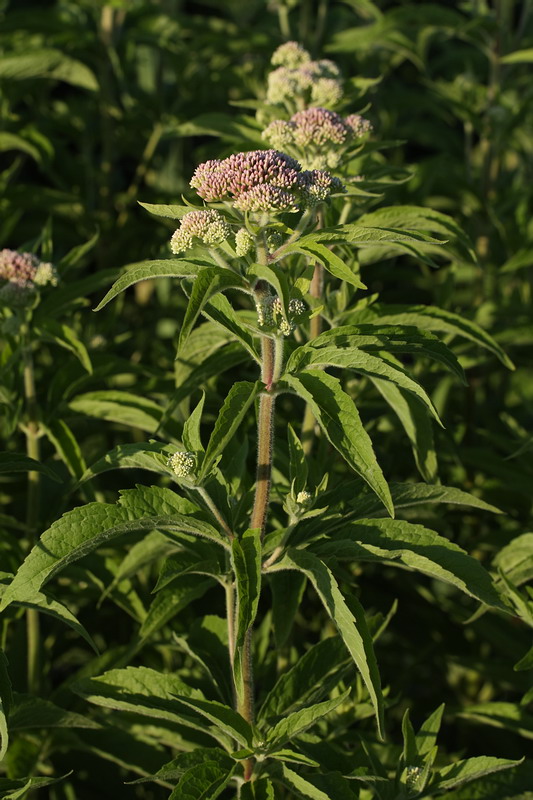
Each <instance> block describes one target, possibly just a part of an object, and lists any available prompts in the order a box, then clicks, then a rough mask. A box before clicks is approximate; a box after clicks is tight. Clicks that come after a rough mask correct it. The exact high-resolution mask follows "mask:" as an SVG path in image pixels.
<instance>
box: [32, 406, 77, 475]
mask: <svg viewBox="0 0 533 800" xmlns="http://www.w3.org/2000/svg"><path fill="white" fill-rule="evenodd" d="M41 427H42V429H43V431H44V432H45V434H46V436H47V437H48V439H49V440H50V441H51V442H52V444H53V445H54V447H55V449H56V452H57V453H58V455H59V456H60V458H61V459H62V461H64V462H65V464H66V465H67V468H68V471H69V472H70V474H71V475H72V477H73V478H75V479H76V480H78V479H79V478H81V476H82V475H83V473H84V472H85V469H86V464H85V459H84V458H83V453H82V452H81V448H80V446H79V444H78V442H77V440H76V437H75V436H74V434H73V433H72V431H71V429H70V428H69V426H68V425H67V423H66V422H65V420H63V419H59V418H58V417H57V415H56V414H54V418H53V419H50V420H48V422H47V424H44V423H41Z"/></svg>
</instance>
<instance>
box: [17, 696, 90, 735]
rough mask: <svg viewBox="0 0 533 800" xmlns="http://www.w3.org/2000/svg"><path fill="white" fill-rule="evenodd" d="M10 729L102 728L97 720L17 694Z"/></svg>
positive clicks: (50, 703)
mask: <svg viewBox="0 0 533 800" xmlns="http://www.w3.org/2000/svg"><path fill="white" fill-rule="evenodd" d="M9 727H10V729H11V730H13V731H15V730H27V729H29V728H89V729H93V730H94V729H100V728H101V727H102V726H101V725H100V724H99V723H98V722H96V721H95V720H93V719H90V718H89V717H84V716H83V715H82V714H77V713H75V712H74V711H68V710H67V709H66V708H61V707H60V706H58V705H56V704H55V703H52V702H51V701H50V700H44V699H43V698H42V697H32V696H31V695H26V694H16V693H15V694H14V695H13V707H12V710H11V714H10V717H9Z"/></svg>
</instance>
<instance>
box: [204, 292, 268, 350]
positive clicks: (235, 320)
mask: <svg viewBox="0 0 533 800" xmlns="http://www.w3.org/2000/svg"><path fill="white" fill-rule="evenodd" d="M203 313H204V316H205V317H207V318H208V319H210V320H212V321H213V322H216V323H217V325H220V326H221V327H222V328H224V330H226V331H228V332H229V333H230V334H231V335H232V336H233V338H234V339H236V340H237V341H238V342H240V343H241V344H242V346H243V347H244V348H245V349H246V350H247V351H248V352H249V353H250V355H251V356H252V358H253V359H254V360H255V361H257V363H258V364H261V356H260V355H259V352H258V350H257V347H256V346H255V343H254V337H253V336H252V334H251V333H250V331H249V330H248V328H246V327H245V325H243V324H242V322H241V320H240V319H239V317H238V315H237V313H236V312H235V311H234V309H233V307H232V305H231V303H230V302H229V300H228V298H227V297H224V295H223V294H217V295H215V296H214V297H212V298H211V300H210V301H209V303H207V305H206V306H205V308H204V312H203Z"/></svg>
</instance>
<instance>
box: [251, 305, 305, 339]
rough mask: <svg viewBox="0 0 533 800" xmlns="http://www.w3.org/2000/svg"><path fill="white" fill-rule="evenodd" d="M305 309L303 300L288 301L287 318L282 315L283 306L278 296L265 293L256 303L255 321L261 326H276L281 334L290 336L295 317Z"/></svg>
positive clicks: (300, 314)
mask: <svg viewBox="0 0 533 800" xmlns="http://www.w3.org/2000/svg"><path fill="white" fill-rule="evenodd" d="M305 311H306V306H305V303H304V302H303V300H298V299H296V298H295V299H293V300H290V301H289V307H288V312H289V313H288V319H285V317H284V315H283V306H282V303H281V300H280V299H279V297H275V296H274V295H267V296H266V297H264V298H262V299H261V301H260V302H259V303H257V321H258V323H259V325H260V326H261V327H262V328H276V329H277V332H278V333H280V334H281V335H282V336H290V334H291V333H292V332H293V330H294V328H295V324H296V323H295V321H294V318H295V317H301V316H302V314H304V313H305Z"/></svg>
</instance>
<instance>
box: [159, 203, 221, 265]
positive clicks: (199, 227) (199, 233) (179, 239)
mask: <svg viewBox="0 0 533 800" xmlns="http://www.w3.org/2000/svg"><path fill="white" fill-rule="evenodd" d="M230 233H231V228H230V226H229V225H228V223H227V222H226V220H225V219H224V217H223V216H222V214H220V213H219V212H218V211H215V210H214V209H202V210H200V211H190V212H189V213H188V214H185V216H184V217H182V219H181V222H180V227H179V228H178V229H177V230H176V231H174V234H173V236H172V239H171V240H170V249H171V250H172V252H173V253H175V254H177V253H182V252H183V251H184V250H188V249H189V248H190V247H192V246H193V245H194V243H195V240H198V241H200V242H202V243H203V244H207V245H217V244H220V243H221V242H223V241H225V240H226V239H227V238H228V236H229V235H230Z"/></svg>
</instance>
